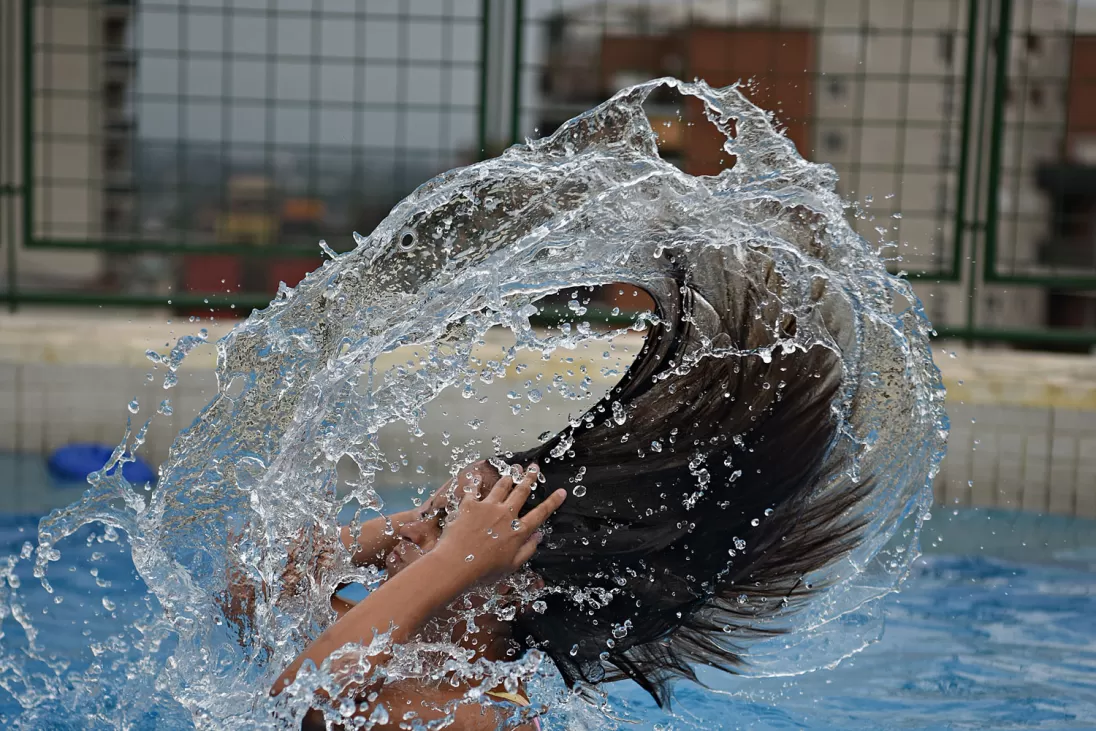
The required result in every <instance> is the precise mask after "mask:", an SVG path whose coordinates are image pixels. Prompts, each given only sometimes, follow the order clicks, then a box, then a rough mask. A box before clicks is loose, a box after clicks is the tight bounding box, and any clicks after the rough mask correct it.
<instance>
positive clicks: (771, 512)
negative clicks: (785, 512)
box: [765, 508, 773, 518]
mask: <svg viewBox="0 0 1096 731" xmlns="http://www.w3.org/2000/svg"><path fill="white" fill-rule="evenodd" d="M772 514H773V509H772V508H765V517H766V518H767V517H769V516H770V515H772Z"/></svg>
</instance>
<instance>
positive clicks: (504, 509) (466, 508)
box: [271, 470, 567, 701]
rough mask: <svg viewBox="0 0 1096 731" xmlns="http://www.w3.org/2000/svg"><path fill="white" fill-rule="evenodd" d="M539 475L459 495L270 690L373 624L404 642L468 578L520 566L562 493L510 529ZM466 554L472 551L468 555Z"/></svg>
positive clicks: (371, 631)
mask: <svg viewBox="0 0 1096 731" xmlns="http://www.w3.org/2000/svg"><path fill="white" fill-rule="evenodd" d="M536 477H537V472H536V471H535V470H530V471H529V472H528V473H527V474H526V476H525V478H524V479H522V481H521V482H520V483H519V484H518V485H517V486H516V487H515V486H514V484H513V481H512V480H511V479H510V477H509V476H504V477H503V478H502V479H500V480H499V481H498V482H497V483H496V484H495V487H494V488H493V489H492V490H491V492H490V494H488V495H487V497H486V498H485V499H484V500H483V501H476V500H466V501H464V502H463V503H462V504H461V507H460V509H459V510H458V512H457V515H456V516H455V517H454V518H453V519H452V520H451V521H450V522H449V523H448V524H447V525H446V527H445V530H444V532H443V533H442V537H441V540H440V541H439V542H438V545H437V546H436V547H435V549H434V550H433V551H431V552H429V553H428V554H426V555H424V556H423V557H422V558H421V559H419V560H418V561H416V562H414V563H413V564H411V565H410V566H408V567H407V568H406V569H404V570H403V571H401V572H400V573H399V574H397V575H396V576H394V577H392V578H391V579H389V580H388V581H387V582H385V583H384V584H383V585H381V586H380V587H379V588H377V589H376V590H375V591H374V592H373V593H372V594H370V595H369V596H368V597H367V598H366V599H365V600H364V601H362V602H361V603H360V604H358V605H357V606H356V607H354V608H353V609H351V610H350V611H349V612H347V613H346V615H345V616H343V617H342V619H340V620H339V621H338V622H336V623H335V624H334V625H332V626H331V627H329V628H328V629H327V630H326V631H325V632H324V633H323V634H321V635H320V636H319V637H318V638H317V639H316V640H315V641H314V642H313V643H312V644H311V645H309V646H308V647H307V648H306V649H305V650H304V652H302V653H301V654H300V655H299V656H298V657H297V658H296V659H295V660H294V661H293V662H292V663H291V664H290V665H289V667H287V668H286V669H285V671H284V672H282V674H281V675H280V676H279V677H278V679H277V680H276V681H275V683H274V687H273V688H272V690H271V692H272V693H274V694H277V693H279V692H281V690H282V689H284V688H285V687H286V686H287V685H289V684H290V683H291V682H292V681H293V679H294V678H295V677H296V675H297V673H298V672H299V671H300V668H301V667H302V665H303V664H304V663H305V662H307V661H311V662H312V663H314V664H316V665H320V664H322V663H323V662H324V661H325V660H326V659H327V658H328V657H330V656H331V655H332V654H333V653H334V652H335V651H336V650H338V649H340V648H341V647H343V646H345V645H348V644H353V645H359V646H366V645H368V644H369V643H370V642H371V641H372V640H373V638H374V635H375V634H376V633H377V632H383V631H386V630H388V629H389V628H392V629H391V635H390V642H391V644H393V645H395V644H402V643H406V642H407V641H408V640H409V639H410V638H411V637H412V636H414V634H415V633H416V632H417V631H418V630H419V629H420V628H421V627H422V625H423V624H424V623H425V622H426V621H427V620H428V619H429V618H430V617H431V616H433V614H434V613H435V612H437V611H438V610H439V609H440V608H442V607H444V606H445V605H446V604H448V603H449V602H451V601H453V600H454V599H456V598H457V597H458V596H459V595H460V594H462V593H463V592H464V591H466V590H467V589H469V588H470V587H472V586H473V585H475V584H477V583H479V582H481V581H483V580H485V579H488V578H491V577H495V576H501V575H505V574H509V573H512V572H513V571H516V570H517V569H518V568H520V567H521V565H522V564H524V563H525V562H526V561H528V560H529V559H530V558H531V557H532V555H533V552H534V551H535V550H536V546H537V542H538V536H539V534H537V532H536V531H537V529H538V528H539V527H540V526H541V525H542V524H543V523H544V521H545V520H546V519H547V518H548V516H549V515H551V514H552V513H553V512H554V511H555V510H556V509H557V508H558V507H559V506H560V505H561V504H562V503H563V500H564V498H565V497H566V494H567V493H566V491H565V490H557V491H556V492H555V493H553V494H552V495H550V496H549V497H548V498H547V499H546V500H544V502H542V503H541V504H540V505H538V506H537V507H536V508H534V509H533V510H531V511H530V512H529V513H528V514H527V515H526V516H525V517H524V518H522V519H521V520H520V527H519V528H518V529H517V530H515V529H514V528H513V527H512V525H511V524H512V522H513V520H514V518H515V517H516V516H517V514H518V511H519V510H520V508H521V506H522V505H524V503H525V501H526V499H528V497H529V494H530V491H531V490H532V485H533V482H534V481H535V480H536ZM469 556H472V557H473V558H472V559H471V560H468V557H469ZM389 657H390V654H389V652H388V650H383V651H380V652H377V653H376V654H374V655H372V656H369V657H367V658H363V659H365V660H366V661H368V662H369V664H370V665H371V666H372V667H376V666H377V665H378V664H383V663H385V662H387V660H388V659H389ZM348 662H349V661H348ZM333 670H336V671H337V670H338V668H333ZM381 700H382V701H384V700H385V699H384V698H381Z"/></svg>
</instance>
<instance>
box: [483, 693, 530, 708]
mask: <svg viewBox="0 0 1096 731" xmlns="http://www.w3.org/2000/svg"><path fill="white" fill-rule="evenodd" d="M487 695H489V696H492V697H493V698H499V699H501V700H504V701H510V702H511V703H514V704H517V705H519V706H521V707H522V708H525V707H526V706H528V705H529V699H528V698H526V697H525V694H524V693H522V692H521V691H518V692H517V693H509V692H507V691H505V690H489V691H487Z"/></svg>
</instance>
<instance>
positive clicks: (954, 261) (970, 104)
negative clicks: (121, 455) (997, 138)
mask: <svg viewBox="0 0 1096 731" xmlns="http://www.w3.org/2000/svg"><path fill="white" fill-rule="evenodd" d="M977 45H978V0H969V3H968V12H967V57H966V61H965V63H964V67H963V113H962V122H961V124H962V127H961V130H962V131H961V132H960V139H959V180H958V181H957V182H956V194H955V241H954V242H953V249H952V255H951V279H952V280H953V281H956V282H958V281H959V280H960V277H961V275H962V267H963V238H964V237H965V235H966V206H967V174H968V172H969V170H970V167H969V163H968V157H969V152H970V138H971V130H970V118H971V114H972V112H973V108H974V84H973V83H972V79H973V78H974V64H975V53H974V51H975V47H976V46H977Z"/></svg>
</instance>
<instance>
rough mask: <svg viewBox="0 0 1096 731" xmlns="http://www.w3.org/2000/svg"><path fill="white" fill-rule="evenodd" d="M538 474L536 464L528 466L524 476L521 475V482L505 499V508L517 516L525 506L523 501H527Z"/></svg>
mask: <svg viewBox="0 0 1096 731" xmlns="http://www.w3.org/2000/svg"><path fill="white" fill-rule="evenodd" d="M539 474H540V468H539V467H537V465H536V464H531V465H529V469H527V470H525V474H524V475H522V477H521V481H520V482H519V483H518V484H517V485H516V486H515V487H514V489H513V490H511V491H510V495H509V496H507V498H506V507H508V508H510V510H511V511H512V512H513V513H514V514H515V515H517V513H518V511H520V510H521V506H523V505H525V501H526V500H528V499H529V495H530V494H532V492H533V485H535V484H536V481H537V475H539Z"/></svg>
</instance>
